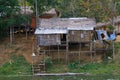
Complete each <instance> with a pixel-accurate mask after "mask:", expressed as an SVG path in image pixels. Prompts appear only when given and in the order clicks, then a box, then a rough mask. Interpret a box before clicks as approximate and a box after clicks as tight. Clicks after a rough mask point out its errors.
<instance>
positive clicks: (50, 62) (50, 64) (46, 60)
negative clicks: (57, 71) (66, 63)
mask: <svg viewBox="0 0 120 80" xmlns="http://www.w3.org/2000/svg"><path fill="white" fill-rule="evenodd" d="M45 65H46V69H48V68H51V67H53V62H52V60H51V58H50V57H46V58H45Z"/></svg>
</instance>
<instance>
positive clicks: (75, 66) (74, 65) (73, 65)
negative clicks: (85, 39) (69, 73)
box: [68, 62, 79, 69]
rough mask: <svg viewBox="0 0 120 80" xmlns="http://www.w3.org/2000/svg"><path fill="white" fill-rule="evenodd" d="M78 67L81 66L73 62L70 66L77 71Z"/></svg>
mask: <svg viewBox="0 0 120 80" xmlns="http://www.w3.org/2000/svg"><path fill="white" fill-rule="evenodd" d="M78 65H79V63H78V62H73V63H70V64H68V68H69V69H76V68H78Z"/></svg>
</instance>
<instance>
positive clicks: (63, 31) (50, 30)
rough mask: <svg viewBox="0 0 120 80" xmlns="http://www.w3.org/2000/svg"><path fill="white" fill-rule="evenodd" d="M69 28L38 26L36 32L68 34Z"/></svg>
mask: <svg viewBox="0 0 120 80" xmlns="http://www.w3.org/2000/svg"><path fill="white" fill-rule="evenodd" d="M67 33H68V30H67V29H39V28H37V29H36V31H35V34H67Z"/></svg>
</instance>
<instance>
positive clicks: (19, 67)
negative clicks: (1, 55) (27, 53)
mask: <svg viewBox="0 0 120 80" xmlns="http://www.w3.org/2000/svg"><path fill="white" fill-rule="evenodd" d="M29 74H31V65H30V64H28V63H27V62H26V60H25V58H24V57H23V56H22V55H21V56H16V55H12V56H11V60H9V61H8V62H6V63H5V64H4V65H2V66H1V67H0V75H29Z"/></svg>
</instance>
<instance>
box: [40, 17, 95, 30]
mask: <svg viewBox="0 0 120 80" xmlns="http://www.w3.org/2000/svg"><path fill="white" fill-rule="evenodd" d="M38 26H39V27H41V28H49V29H50V28H67V29H69V30H93V29H94V27H96V22H95V20H94V19H90V18H86V17H83V18H51V19H41V20H40V24H39V25H38Z"/></svg>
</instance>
